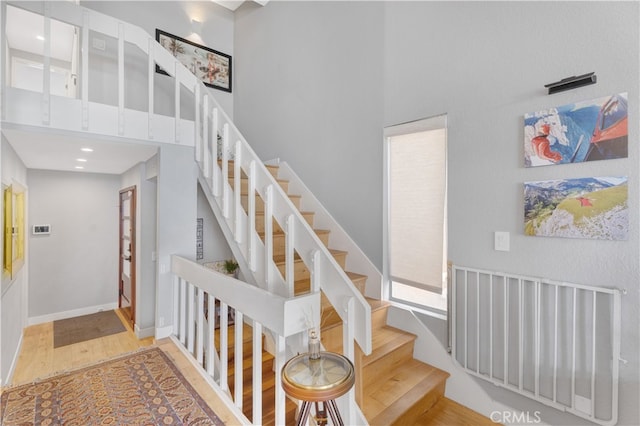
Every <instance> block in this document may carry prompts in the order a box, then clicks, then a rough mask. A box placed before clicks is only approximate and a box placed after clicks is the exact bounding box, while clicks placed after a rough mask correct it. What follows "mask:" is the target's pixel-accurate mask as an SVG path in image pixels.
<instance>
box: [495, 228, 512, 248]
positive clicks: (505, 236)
mask: <svg viewBox="0 0 640 426" xmlns="http://www.w3.org/2000/svg"><path fill="white" fill-rule="evenodd" d="M493 248H494V250H497V251H509V233H508V232H502V231H496V232H495V234H494V242H493Z"/></svg>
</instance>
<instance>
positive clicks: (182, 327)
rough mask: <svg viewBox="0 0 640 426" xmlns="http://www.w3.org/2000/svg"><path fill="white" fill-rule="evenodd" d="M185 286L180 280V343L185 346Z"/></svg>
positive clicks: (182, 280)
mask: <svg viewBox="0 0 640 426" xmlns="http://www.w3.org/2000/svg"><path fill="white" fill-rule="evenodd" d="M186 315H187V285H186V283H185V281H184V279H182V278H180V343H182V346H185V345H186V344H187V317H186Z"/></svg>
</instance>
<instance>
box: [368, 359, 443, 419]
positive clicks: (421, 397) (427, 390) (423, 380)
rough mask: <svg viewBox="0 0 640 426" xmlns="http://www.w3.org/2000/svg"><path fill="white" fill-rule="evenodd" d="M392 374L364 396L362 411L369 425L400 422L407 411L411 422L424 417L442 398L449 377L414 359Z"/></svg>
mask: <svg viewBox="0 0 640 426" xmlns="http://www.w3.org/2000/svg"><path fill="white" fill-rule="evenodd" d="M394 373H395V374H394V375H393V376H391V377H390V378H389V379H388V380H386V381H385V382H384V383H383V384H382V385H381V386H379V387H378V389H377V390H375V391H373V392H371V393H367V394H365V402H364V406H365V407H364V408H363V412H364V414H365V417H367V419H368V420H369V423H370V424H372V425H373V424H376V425H377V424H380V425H382V424H384V425H392V424H396V422H398V423H400V422H399V420H400V419H402V418H403V416H405V418H406V416H407V413H410V412H414V413H417V414H416V415H414V416H413V419H415V418H417V417H419V416H420V415H422V414H424V413H425V412H427V411H428V410H429V408H431V407H432V406H433V405H434V404H435V403H436V402H437V401H438V400H439V399H440V398H441V397H442V396H443V393H444V384H445V381H446V380H447V378H448V377H449V373H446V372H444V371H442V370H439V369H437V368H435V367H433V366H430V365H428V364H424V363H422V362H420V361H418V360H415V359H413V360H411V361H410V362H407V363H406V364H405V365H403V366H402V367H400V368H398V369H397V371H396V372H394ZM401 423H404V424H407V423H410V424H413V421H408V419H405V421H403V422H401Z"/></svg>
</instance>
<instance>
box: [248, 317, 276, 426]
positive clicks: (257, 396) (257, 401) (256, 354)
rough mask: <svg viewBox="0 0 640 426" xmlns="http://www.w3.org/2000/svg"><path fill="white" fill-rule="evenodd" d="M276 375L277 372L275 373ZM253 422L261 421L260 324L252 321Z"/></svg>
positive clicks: (258, 422) (259, 422)
mask: <svg viewBox="0 0 640 426" xmlns="http://www.w3.org/2000/svg"><path fill="white" fill-rule="evenodd" d="M276 375H277V373H276ZM252 421H253V424H256V425H257V424H261V423H262V324H260V323H259V322H257V321H253V419H252Z"/></svg>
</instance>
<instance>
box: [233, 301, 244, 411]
mask: <svg viewBox="0 0 640 426" xmlns="http://www.w3.org/2000/svg"><path fill="white" fill-rule="evenodd" d="M242 317H243V315H242V312H240V311H238V310H236V311H235V318H234V322H235V324H234V326H235V335H234V337H235V339H234V346H235V349H234V350H235V352H234V354H233V361H234V365H235V372H234V375H233V377H234V379H235V386H234V388H233V391H234V402H235V404H236V407H238V408H239V409H240V410H242V402H243V401H242V400H243V397H242V393H243V392H242V379H243V377H242V371H243V370H244V368H243V365H242V363H243V361H244V360H243V358H244V357H243V355H242V340H243V338H242V337H243V335H242V328H243V325H244V320H243V318H242Z"/></svg>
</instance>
